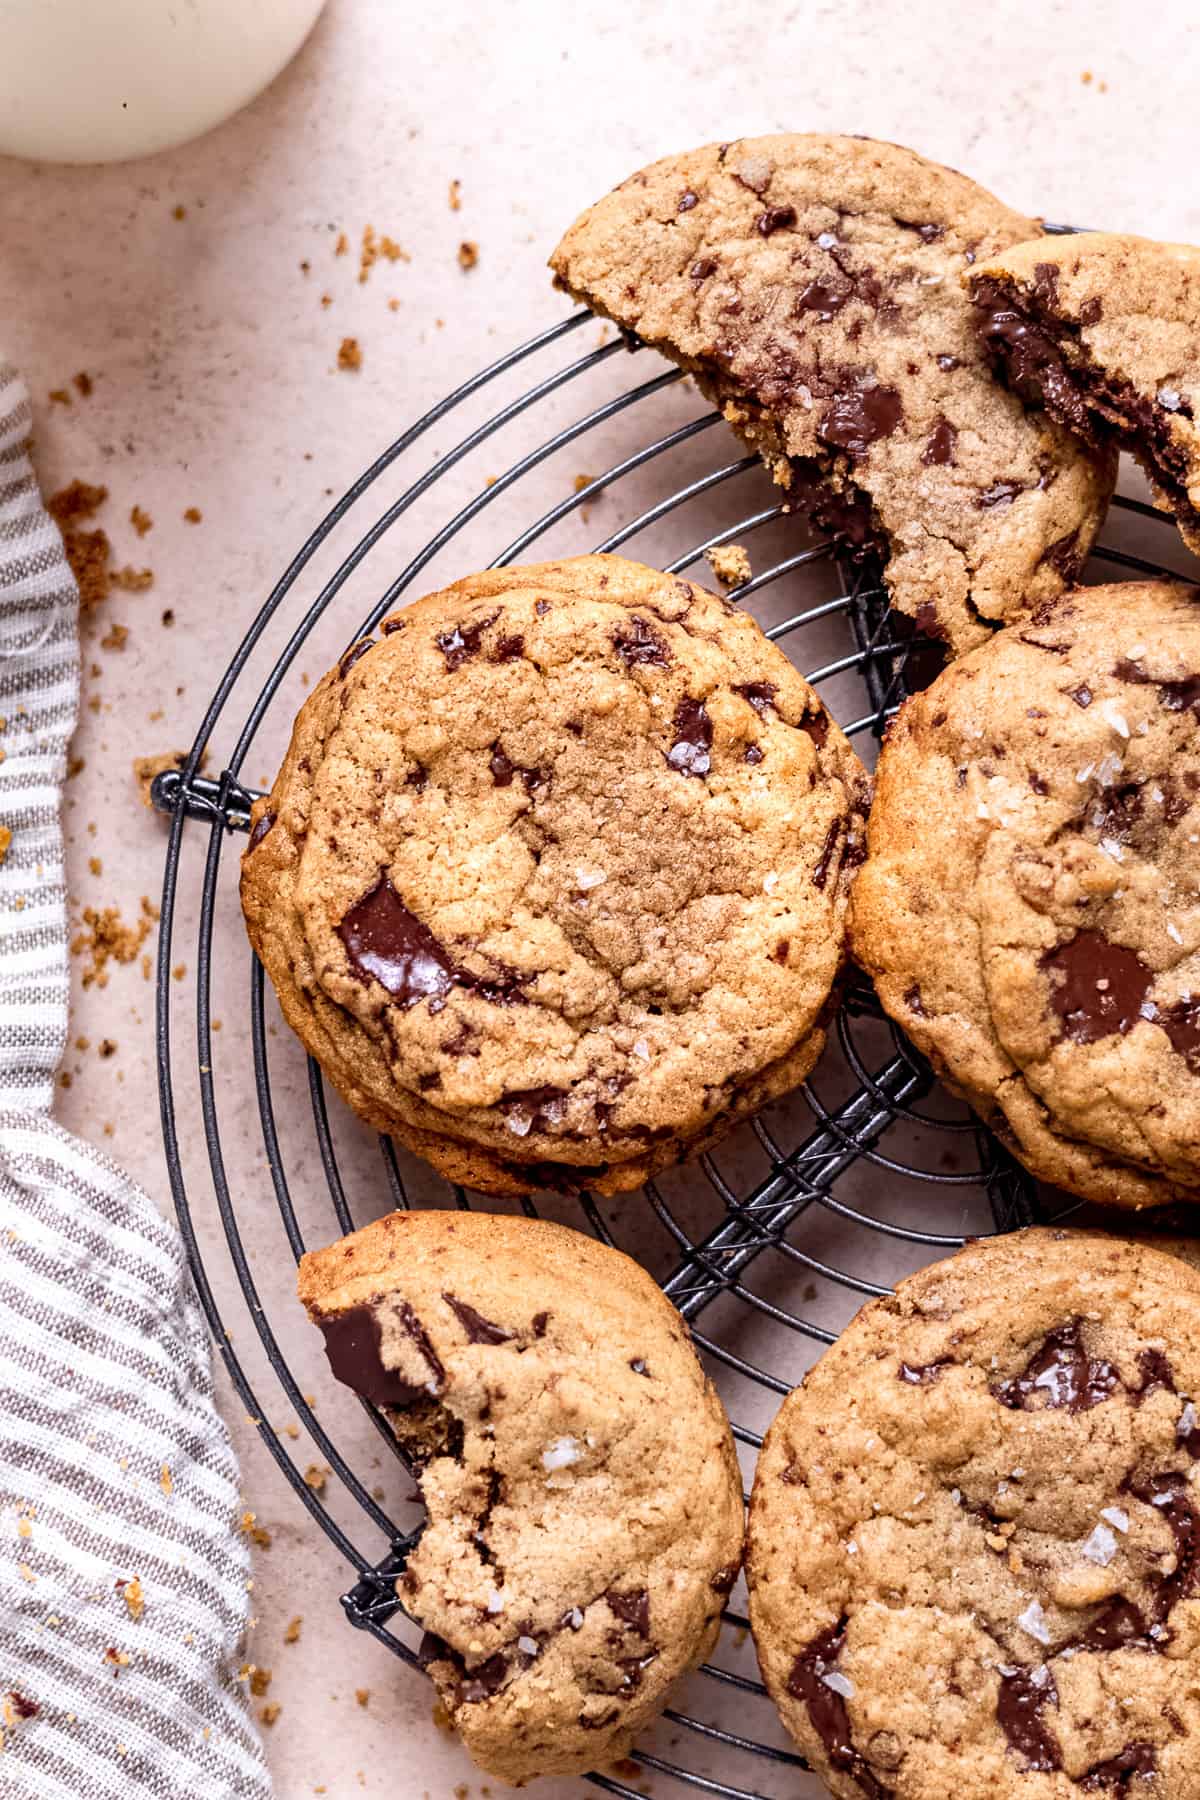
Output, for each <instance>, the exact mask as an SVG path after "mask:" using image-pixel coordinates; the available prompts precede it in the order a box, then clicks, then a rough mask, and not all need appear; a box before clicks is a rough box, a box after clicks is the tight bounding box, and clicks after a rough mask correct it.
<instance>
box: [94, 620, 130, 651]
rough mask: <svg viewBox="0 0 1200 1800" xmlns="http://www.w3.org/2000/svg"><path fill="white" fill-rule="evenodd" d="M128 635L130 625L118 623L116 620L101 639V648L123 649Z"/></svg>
mask: <svg viewBox="0 0 1200 1800" xmlns="http://www.w3.org/2000/svg"><path fill="white" fill-rule="evenodd" d="M128 637H129V627H128V625H118V624H116V622H115V621H114V623H113V624H111V625H110V626H109V628H108V630H107V631H106V632H105V634H104V636H103V637H102V638H101V639H100V648H101V649H102V650H123V649H124V648H125V644H126V640H127V639H128Z"/></svg>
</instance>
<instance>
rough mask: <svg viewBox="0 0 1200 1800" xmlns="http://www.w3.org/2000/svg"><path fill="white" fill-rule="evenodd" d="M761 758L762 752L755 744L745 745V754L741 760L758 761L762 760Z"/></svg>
mask: <svg viewBox="0 0 1200 1800" xmlns="http://www.w3.org/2000/svg"><path fill="white" fill-rule="evenodd" d="M762 759H763V753H762V751H761V750H760V749H759V747H758V745H757V744H748V745H747V746H746V754H745V756H744V757H743V758H742V761H743V762H748V763H760V762H761V761H762Z"/></svg>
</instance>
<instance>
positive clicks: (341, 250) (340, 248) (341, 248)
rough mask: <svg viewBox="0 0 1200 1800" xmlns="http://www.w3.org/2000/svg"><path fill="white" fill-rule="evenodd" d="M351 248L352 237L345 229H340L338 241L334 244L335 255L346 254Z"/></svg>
mask: <svg viewBox="0 0 1200 1800" xmlns="http://www.w3.org/2000/svg"><path fill="white" fill-rule="evenodd" d="M349 248H350V239H349V238H348V237H347V236H346V234H345V232H344V231H339V232H338V240H337V243H336V244H335V245H334V246H333V254H334V255H335V256H345V254H346V252H347V250H349Z"/></svg>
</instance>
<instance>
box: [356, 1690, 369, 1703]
mask: <svg viewBox="0 0 1200 1800" xmlns="http://www.w3.org/2000/svg"><path fill="white" fill-rule="evenodd" d="M354 1698H355V1699H356V1700H357V1701H358V1704H359V1705H360V1706H366V1705H368V1704H369V1703H370V1699H371V1690H370V1688H355V1690H354Z"/></svg>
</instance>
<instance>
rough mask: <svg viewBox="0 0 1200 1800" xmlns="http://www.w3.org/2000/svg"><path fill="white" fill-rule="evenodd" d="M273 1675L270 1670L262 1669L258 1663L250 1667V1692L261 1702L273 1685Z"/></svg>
mask: <svg viewBox="0 0 1200 1800" xmlns="http://www.w3.org/2000/svg"><path fill="white" fill-rule="evenodd" d="M271 1673H272V1671H271V1670H270V1669H260V1668H259V1667H258V1665H257V1664H256V1663H252V1664H251V1665H250V1692H251V1693H252V1694H253V1695H254V1696H255V1697H256V1698H257V1699H259V1700H261V1699H262V1697H263V1695H264V1694H265V1693H266V1691H267V1689H268V1688H269V1687H270V1685H271Z"/></svg>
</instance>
